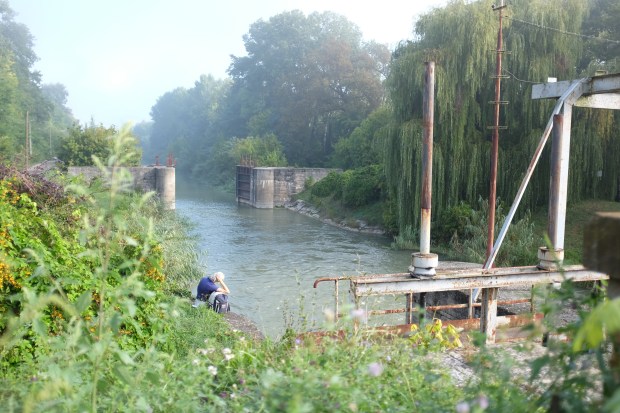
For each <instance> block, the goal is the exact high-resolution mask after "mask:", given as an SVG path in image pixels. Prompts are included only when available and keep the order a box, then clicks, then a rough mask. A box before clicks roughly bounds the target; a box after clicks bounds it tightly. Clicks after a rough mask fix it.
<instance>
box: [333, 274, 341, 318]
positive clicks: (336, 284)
mask: <svg viewBox="0 0 620 413" xmlns="http://www.w3.org/2000/svg"><path fill="white" fill-rule="evenodd" d="M334 284H335V285H334V289H335V290H336V292H335V295H336V305H335V307H336V314H334V319H335V320H336V321H338V312H339V311H340V309H339V308H338V279H335V280H334Z"/></svg>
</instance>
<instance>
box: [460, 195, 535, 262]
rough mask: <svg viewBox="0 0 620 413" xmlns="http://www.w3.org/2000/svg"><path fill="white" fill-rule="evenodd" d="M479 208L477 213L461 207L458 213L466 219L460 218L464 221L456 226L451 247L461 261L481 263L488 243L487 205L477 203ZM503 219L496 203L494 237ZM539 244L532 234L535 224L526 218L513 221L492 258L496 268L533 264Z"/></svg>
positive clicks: (484, 201)
mask: <svg viewBox="0 0 620 413" xmlns="http://www.w3.org/2000/svg"><path fill="white" fill-rule="evenodd" d="M478 205H479V207H478V208H479V209H475V210H474V209H472V210H468V209H467V207H464V208H463V211H460V212H462V213H463V214H464V215H469V216H464V215H462V216H460V219H462V220H464V222H463V223H459V225H461V227H462V229H461V232H457V234H456V236H452V238H451V240H450V247H451V248H452V249H453V250H454V252H456V255H458V256H460V257H463V259H464V260H466V261H469V262H479V263H482V262H484V260H485V256H486V248H487V242H488V232H487V231H488V216H489V203H488V201H486V200H482V199H480V200H479V201H478ZM460 212H459V213H460ZM505 218H506V216H505V214H504V212H503V206H502V203H501V202H498V203H497V205H496V210H495V234H499V232H500V230H501V227H502V225H503V223H504V220H505ZM462 224H464V225H462ZM540 242H541V240H540V238H539V237H536V236H535V234H534V224H533V223H531V222H530V216H529V214H526V216H525V217H523V218H522V219H520V220H518V221H514V220H513V223H512V224H511V225H510V228H509V229H508V233H507V234H506V236H505V238H504V242H503V243H502V247H501V248H500V250H499V252H498V254H497V257H496V258H495V265H497V266H498V267H512V266H519V265H533V264H535V263H536V251H537V247H538V245H539V244H540Z"/></svg>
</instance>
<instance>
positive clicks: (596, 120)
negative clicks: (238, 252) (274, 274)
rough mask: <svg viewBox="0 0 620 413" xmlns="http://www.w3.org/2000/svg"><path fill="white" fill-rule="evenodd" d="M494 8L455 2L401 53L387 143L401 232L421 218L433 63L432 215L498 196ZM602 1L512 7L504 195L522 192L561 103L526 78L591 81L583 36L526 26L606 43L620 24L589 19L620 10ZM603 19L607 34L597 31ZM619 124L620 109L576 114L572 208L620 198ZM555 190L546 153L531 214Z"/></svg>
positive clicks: (391, 85)
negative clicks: (493, 161) (492, 190)
mask: <svg viewBox="0 0 620 413" xmlns="http://www.w3.org/2000/svg"><path fill="white" fill-rule="evenodd" d="M491 3H492V1H491V0H484V1H477V2H463V1H452V2H449V3H448V5H447V6H446V7H444V8H437V9H434V10H433V11H431V12H430V13H428V14H426V15H423V16H422V17H421V18H420V19H419V20H418V22H417V23H416V27H415V32H416V36H415V40H414V41H410V42H406V43H402V44H401V45H400V46H399V47H398V48H397V50H396V51H395V52H394V59H393V62H392V65H391V71H390V75H389V77H388V79H387V86H388V90H389V94H390V97H391V104H392V107H393V119H392V123H391V126H390V127H389V134H388V138H387V141H386V153H385V166H386V175H387V179H388V183H389V185H390V190H391V191H392V192H394V197H395V199H396V202H397V207H398V215H399V228H400V229H401V230H403V229H404V228H405V227H407V226H408V225H413V226H418V222H419V202H420V200H419V192H420V191H419V189H418V188H420V185H421V168H420V165H421V118H422V109H423V108H422V91H423V90H424V87H423V81H424V76H423V74H424V65H423V64H422V62H424V61H434V62H435V63H436V66H435V76H436V85H437V90H436V96H435V106H436V107H435V120H434V145H433V157H434V159H433V213H434V214H437V215H438V216H441V215H442V212H443V211H444V210H445V209H447V208H449V207H451V206H454V205H457V204H458V203H459V202H461V201H463V202H467V203H469V204H470V205H473V204H475V203H476V202H477V199H478V197H479V196H480V194H487V193H488V192H489V189H488V182H489V167H488V164H489V158H490V155H489V137H490V132H488V130H487V126H488V125H490V124H491V123H492V120H493V113H492V106H491V105H488V104H487V102H489V101H492V100H494V82H493V81H491V80H490V79H489V74H490V73H494V71H495V65H496V62H495V55H494V54H493V53H490V52H489V51H490V50H493V49H495V48H496V38H497V15H496V13H494V12H493V11H492V9H491ZM603 4H604V5H607V1H604V0H600V1H591V2H584V1H581V0H570V1H566V2H564V3H563V5H562V7H555V5H553V4H551V3H549V2H543V1H539V0H517V1H513V2H511V3H510V4H509V5H508V6H509V10H510V16H511V17H512V18H510V19H506V20H505V21H504V22H505V24H504V39H505V44H504V49H505V50H507V51H510V52H511V55H510V57H509V58H507V59H506V61H505V64H504V67H505V68H506V70H507V72H506V73H505V74H506V75H508V74H510V75H514V76H512V77H510V78H508V79H505V80H503V83H502V100H505V101H509V102H510V105H509V106H507V107H506V110H505V111H503V112H502V124H503V125H506V126H508V129H507V130H506V131H504V130H502V131H501V133H500V150H499V163H498V165H499V168H498V174H499V175H498V180H497V190H498V196H499V197H500V198H502V199H512V197H513V196H514V194H515V193H516V191H517V188H518V187H519V185H520V183H521V180H522V177H523V173H524V172H525V171H526V169H527V167H528V165H529V162H530V159H531V157H532V155H533V153H534V148H535V146H536V145H537V143H538V141H539V140H540V137H541V134H542V130H543V129H544V127H545V125H546V123H547V121H548V119H549V116H550V114H551V107H552V106H551V105H552V104H553V102H550V101H539V100H532V99H531V97H530V95H531V93H530V87H531V83H527V82H521V81H520V80H518V79H523V80H526V81H529V82H541V83H542V82H544V81H546V79H547V77H548V76H550V74H553V76H555V77H557V78H558V79H562V80H570V79H574V78H578V77H581V76H582V74H580V73H577V71H576V68H577V66H578V62H579V60H580V59H581V57H582V54H583V50H584V39H579V38H576V37H575V36H571V35H567V34H565V33H561V32H559V31H557V30H555V31H554V30H543V29H541V28H539V27H535V26H532V25H528V24H524V23H522V22H520V21H526V22H533V23H535V24H536V25H539V26H546V27H551V28H554V29H559V30H561V31H566V32H573V33H577V32H581V31H582V30H581V28H582V26H583V25H586V26H587V27H591V28H592V29H593V30H594V31H595V32H596V34H600V35H601V37H603V34H604V33H605V30H608V32H609V33H611V32H613V31H615V30H616V26H617V25H615V26H614V25H613V24H612V25H610V21H611V20H613V17H611V18H610V19H607V20H605V21H606V23H603V21H602V20H600V19H599V20H597V18H596V17H594V18H592V19H588V20H585V18H586V15H587V14H588V13H591V15H592V16H597V15H602V14H604V15H606V16H607V15H608V16H615V15H616V14H617V7H611V6H610V7H609V8H606V7H602V8H600V7H597V6H600V5H603ZM517 19H518V20H517ZM519 20H520V21H519ZM614 21H617V19H615V20H614ZM599 23H603V26H604V27H607V28H608V29H605V30H601V29H600V28H599V29H596V26H597V25H598V24H599ZM611 26H614V27H613V28H612V27H611ZM595 29H596V30H595ZM593 41H594V40H593ZM597 44H599V45H600V42H599V43H597ZM609 45H610V46H611V44H609ZM601 57H602V55H601ZM606 58H607V59H608V60H609V61H610V62H611V60H614V61H617V59H611V60H610V59H609V56H608V57H606ZM611 63H612V64H613V62H611ZM600 64H603V62H599V63H596V64H594V66H592V67H591V68H589V69H588V70H590V72H589V73H588V75H591V74H593V73H592V72H593V70H594V69H595V66H597V65H600ZM604 64H607V62H604ZM510 108H512V109H510ZM618 119H619V118H618V113H612V112H611V111H604V110H585V109H584V110H576V111H575V114H574V116H573V120H572V122H573V132H572V134H571V135H572V137H571V165H570V169H571V174H570V182H569V186H570V187H569V190H568V193H569V194H570V199H569V202H576V201H579V200H583V199H586V198H589V197H602V198H604V199H613V197H614V196H615V194H614V190H615V186H616V180H617V177H618V175H619V174H620V161H619V160H620V140H619V139H615V137H617V130H618V128H617V126H614V125H617V122H618ZM597 171H602V172H603V175H602V176H601V177H600V178H595V177H596V176H597ZM548 185H549V157H548V153H547V152H546V151H545V152H543V155H542V158H541V160H540V162H539V165H538V167H537V170H536V171H535V173H534V175H533V176H532V180H531V182H530V185H529V190H528V191H526V193H525V195H524V197H523V200H522V205H523V206H524V209H530V210H532V209H534V208H535V207H538V206H542V205H546V204H547V202H548Z"/></svg>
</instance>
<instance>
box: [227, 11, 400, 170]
mask: <svg viewBox="0 0 620 413" xmlns="http://www.w3.org/2000/svg"><path fill="white" fill-rule="evenodd" d="M244 43H245V48H246V52H247V56H243V57H237V56H233V61H232V64H231V66H230V69H229V73H230V75H231V77H232V78H233V82H234V83H233V86H232V88H231V93H230V95H229V99H228V102H227V106H228V108H227V113H230V114H231V119H228V122H231V123H232V122H234V123H237V124H239V125H243V128H239V129H238V131H237V132H236V134H237V136H243V135H239V134H240V133H244V132H245V134H247V133H251V134H256V135H264V134H267V133H274V134H275V135H276V136H278V138H279V139H280V140H281V142H282V144H283V146H284V152H285V154H286V157H287V159H288V160H289V162H290V163H292V164H297V165H303V166H312V165H321V164H324V163H325V162H326V161H327V159H328V157H329V155H330V154H331V152H332V150H333V145H334V144H335V143H336V142H337V141H338V140H339V139H340V138H341V137H344V136H347V135H349V134H350V133H351V132H352V131H353V129H355V128H356V127H357V126H358V125H360V123H361V122H362V121H363V120H364V118H366V116H368V114H369V113H371V112H372V111H373V110H375V109H376V108H377V107H379V105H380V103H381V101H382V99H383V88H382V84H381V71H378V70H377V68H381V67H386V66H387V63H388V62H389V52H388V51H387V48H386V47H385V46H382V45H378V44H374V43H370V44H365V43H363V42H362V36H361V33H360V31H359V29H358V28H357V27H356V26H355V25H353V24H352V23H351V22H349V21H347V20H346V19H345V18H344V17H343V16H340V15H337V14H334V13H331V12H325V13H312V14H310V15H308V16H305V15H304V14H303V13H302V12H301V11H299V10H294V11H290V12H285V13H281V14H278V15H276V16H273V17H271V18H269V20H265V21H264V20H259V21H257V22H255V23H253V24H252V25H251V26H250V29H249V32H248V33H247V34H246V35H245V36H244ZM243 129H245V131H244V130H243Z"/></svg>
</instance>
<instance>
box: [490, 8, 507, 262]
mask: <svg viewBox="0 0 620 413" xmlns="http://www.w3.org/2000/svg"><path fill="white" fill-rule="evenodd" d="M492 7H493V10H494V11H496V12H498V14H499V28H498V30H497V50H496V54H497V56H496V59H495V62H496V69H495V76H493V77H494V78H495V100H493V101H492V102H490V103H492V104H493V105H494V123H493V126H490V128H491V129H492V130H493V135H492V139H491V175H490V188H489V226H488V231H487V236H488V242H487V253H486V258H489V256H490V255H491V251H492V250H493V242H494V238H495V199H496V198H497V158H498V152H499V130H500V129H506V127H502V126H499V108H500V105H505V104H507V103H508V102H505V101H502V100H500V99H501V88H502V78H503V77H506V76H503V75H502V55H503V53H504V49H503V38H502V18H503V15H502V11H503V9H504V8H505V7H506V6H505V5H504V0H501V1H500V5H499V6H492Z"/></svg>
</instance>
